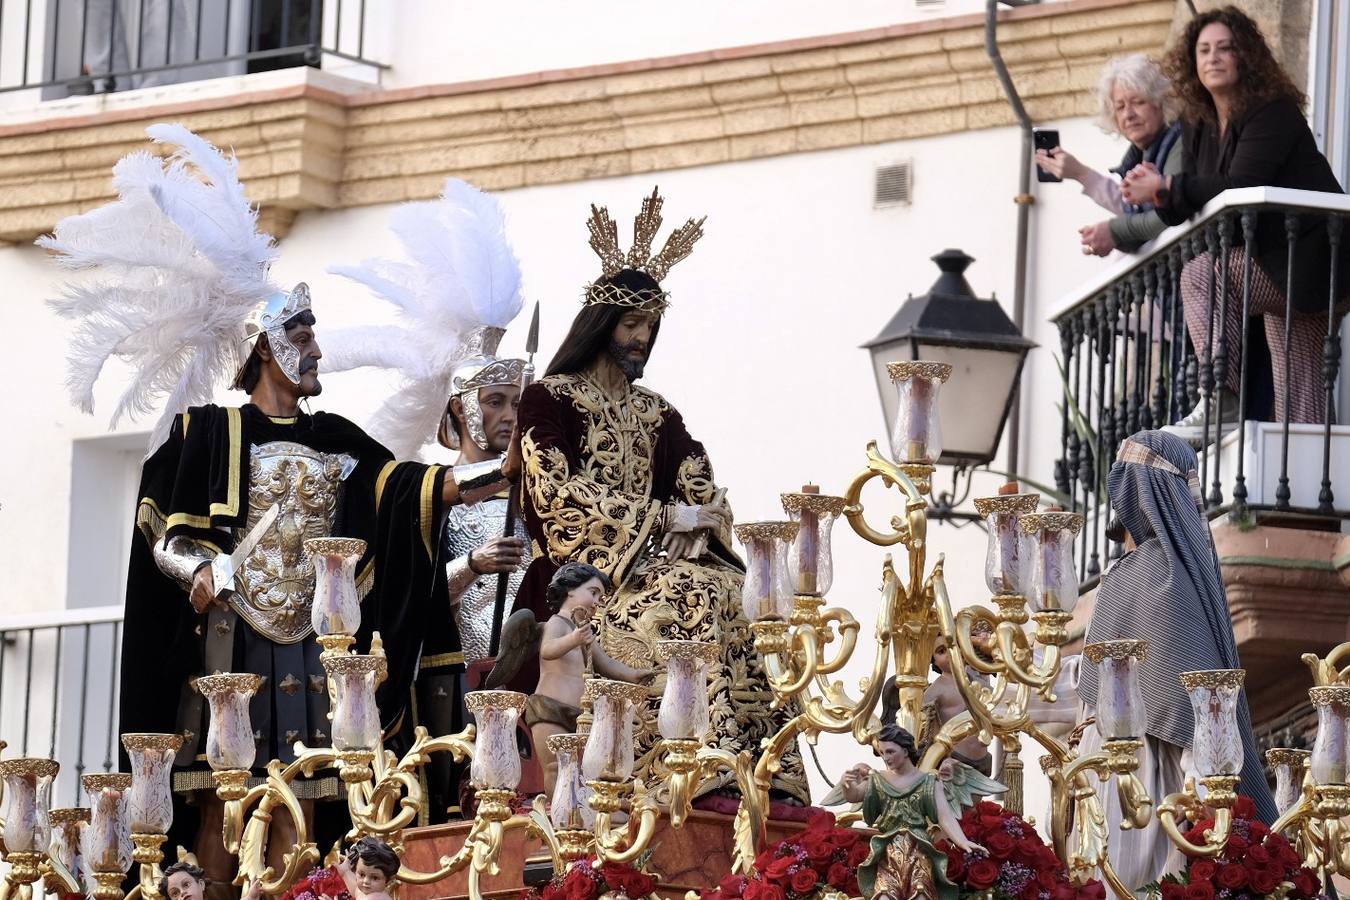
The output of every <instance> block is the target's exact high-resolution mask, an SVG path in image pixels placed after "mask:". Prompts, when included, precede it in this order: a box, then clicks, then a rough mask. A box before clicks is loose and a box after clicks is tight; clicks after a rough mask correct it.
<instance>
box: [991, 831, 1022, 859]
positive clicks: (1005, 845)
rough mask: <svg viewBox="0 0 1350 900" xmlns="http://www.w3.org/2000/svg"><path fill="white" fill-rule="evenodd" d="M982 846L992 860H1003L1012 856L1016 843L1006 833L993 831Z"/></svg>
mask: <svg viewBox="0 0 1350 900" xmlns="http://www.w3.org/2000/svg"><path fill="white" fill-rule="evenodd" d="M984 846H985V848H986V849H988V851H989V855H990V856H992V857H994V859H998V860H1004V859H1007V858H1008V857H1009V856H1011V855H1012V852H1013V848H1014V847H1016V846H1017V842H1016V841H1014V840H1013V836H1012V835H1011V834H1008V832H1006V831H995V832H993V833H992V834H990V835H988V836H987V837H985V839H984Z"/></svg>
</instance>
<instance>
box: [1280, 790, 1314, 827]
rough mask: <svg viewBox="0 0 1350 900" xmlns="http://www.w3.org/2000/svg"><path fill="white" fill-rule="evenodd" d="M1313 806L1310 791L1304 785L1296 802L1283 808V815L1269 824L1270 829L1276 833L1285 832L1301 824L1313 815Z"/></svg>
mask: <svg viewBox="0 0 1350 900" xmlns="http://www.w3.org/2000/svg"><path fill="white" fill-rule="evenodd" d="M1314 806H1315V804H1314V801H1313V796H1312V793H1311V792H1310V791H1309V790H1308V789H1307V788H1306V787H1305V788H1304V789H1303V794H1302V795H1301V796H1300V797H1299V798H1298V802H1297V803H1295V804H1294V805H1293V806H1291V807H1289V808H1288V809H1287V810H1285V812H1284V815H1282V816H1280V817H1279V818H1278V819H1276V820H1275V824H1274V825H1271V826H1270V830H1271V831H1273V832H1275V833H1276V834H1286V832H1288V831H1289V830H1290V829H1293V828H1295V827H1300V826H1302V825H1303V824H1304V823H1305V822H1306V821H1307V820H1308V819H1309V818H1311V816H1312V815H1313V809H1314ZM1286 836H1287V835H1286Z"/></svg>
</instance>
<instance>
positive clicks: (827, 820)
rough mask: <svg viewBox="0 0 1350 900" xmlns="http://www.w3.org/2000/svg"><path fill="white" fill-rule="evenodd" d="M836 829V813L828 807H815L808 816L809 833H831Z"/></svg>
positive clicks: (807, 826) (807, 828)
mask: <svg viewBox="0 0 1350 900" xmlns="http://www.w3.org/2000/svg"><path fill="white" fill-rule="evenodd" d="M833 829H834V813H832V812H830V811H829V810H826V809H813V810H811V812H810V813H808V814H807V816H806V832H807V833H808V834H829V832H830V831H832V830H833Z"/></svg>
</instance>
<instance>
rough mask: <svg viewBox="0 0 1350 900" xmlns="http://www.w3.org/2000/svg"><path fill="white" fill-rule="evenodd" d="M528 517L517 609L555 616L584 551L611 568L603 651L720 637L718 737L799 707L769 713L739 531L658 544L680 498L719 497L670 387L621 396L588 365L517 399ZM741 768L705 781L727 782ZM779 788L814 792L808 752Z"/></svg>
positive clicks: (652, 726) (618, 653) (623, 657)
mask: <svg viewBox="0 0 1350 900" xmlns="http://www.w3.org/2000/svg"><path fill="white" fill-rule="evenodd" d="M519 422H520V433H521V451H522V457H523V461H524V474H523V478H524V489H523V490H522V492H521V496H522V499H523V501H524V507H525V522H526V525H527V526H528V528H529V532H530V536H531V538H532V539H533V540H534V542H535V545H536V556H535V559H534V561H533V562H532V563H531V564H530V568H529V571H528V572H527V573H526V577H525V582H524V584H523V585H522V587H521V590H520V593H519V594H518V595H517V598H516V608H517V609H520V608H528V609H533V610H534V612H535V615H536V616H537V617H539V618H540V620H541V621H542V620H543V619H544V618H546V617H547V615H548V613H547V611H546V601H545V589H546V588H547V586H548V582H549V579H551V578H552V576H553V573H554V572H556V571H557V569H558V566H560V565H561V564H563V563H566V562H583V563H589V564H590V565H593V566H595V567H596V568H597V569H600V570H601V571H603V572H605V573H606V574H607V575H609V576H610V578H611V579H613V581H614V584H615V591H614V595H613V596H612V597H611V598H610V599H609V601H608V602H607V603H606V605H605V608H604V610H603V615H602V617H601V622H600V640H601V643H602V645H603V646H604V648H605V650H606V652H608V653H609V654H610V656H612V657H614V658H615V659H617V660H620V661H621V662H624V663H627V664H628V665H630V666H634V667H636V668H648V667H656V668H659V664H658V663H657V662H656V661H655V653H654V650H655V642H656V641H658V640H672V639H684V640H698V641H712V642H716V643H718V644H719V645H721V646H722V648H723V657H722V662H721V665H720V666H715V667H713V670H712V671H710V673H709V689H708V693H709V707H710V710H711V720H712V737H711V738H710V740H711V741H712V742H713V743H714V744H716V745H717V746H721V747H723V748H726V749H728V750H731V751H733V752H735V751H738V750H741V749H743V748H748V749H750V750H751V751H752V752H756V753H757V752H758V748H759V743H760V741H761V739H763V738H765V737H768V736H769V735H771V734H773V733H774V731H776V730H777V729H778V727H779V726H781V725H782V724H783V723H784V722H785V721H786V720H787V719H788V718H789V717H790V715H791V711H790V710H786V709H785V710H778V711H777V712H772V713H771V712H770V710H769V704H770V701H771V700H772V692H771V691H770V689H769V687H768V684H767V680H766V678H765V675H764V670H763V664H762V661H761V659H760V657H759V655H758V654H757V653H755V651H754V645H753V640H752V636H751V633H750V628H749V623H748V622H747V621H746V619H745V616H744V614H743V613H742V612H741V598H740V595H741V586H742V582H743V571H744V568H743V566H742V564H741V562H740V560H739V559H737V557H736V556H735V554H734V553H733V552H732V551H731V549H730V546H731V535H730V533H729V531H726V532H723V533H721V534H717V535H712V536H710V540H709V541H708V549H707V551H706V552H705V553H704V554H703V555H702V556H701V557H700V558H699V559H697V560H692V561H690V560H679V561H675V562H671V561H669V560H667V559H666V558H665V557H664V556H660V555H659V550H660V545H661V538H662V536H663V535H664V533H665V528H666V522H667V519H668V517H669V516H670V513H671V510H672V509H673V506H674V504H675V503H677V502H681V503H687V504H700V503H708V502H710V501H711V500H712V498H713V494H714V493H715V492H716V485H715V484H714V482H713V475H712V466H711V464H710V463H709V461H708V456H707V454H706V453H705V452H704V450H703V445H702V444H700V443H699V442H698V441H696V440H694V439H693V438H692V437H691V436H690V435H689V432H688V431H687V430H686V429H685V427H684V420H683V418H682V417H681V416H680V414H679V412H678V411H676V410H675V408H674V407H672V406H671V405H670V404H669V403H667V402H666V401H665V400H664V399H662V397H661V396H660V395H659V394H656V393H655V392H653V391H650V390H647V389H646V388H643V387H639V386H637V385H628V386H626V389H625V391H624V394H623V396H621V397H617V398H613V397H610V396H608V395H607V394H605V393H604V392H603V391H602V390H601V388H600V387H599V386H598V385H597V384H596V383H595V382H594V381H592V380H591V379H590V378H589V377H587V376H586V375H585V374H584V373H581V374H575V375H553V376H548V377H545V378H543V379H541V380H540V381H538V382H536V383H535V384H533V385H531V386H530V387H528V388H527V389H526V390H525V392H524V393H523V394H522V395H521V399H520V412H519ZM536 678H537V669H535V668H534V666H527V667H526V670H523V671H522V672H521V673H520V675H519V676H518V678H517V681H516V685H517V686H518V687H519V688H520V689H523V690H525V691H526V692H528V691H530V690H532V689H533V687H534V683H535V679H536ZM663 686H664V676H663V675H658V676H657V680H656V682H655V683H654V684H653V686H652V702H651V704H650V709H649V710H648V715H647V717H646V718H647V721H646V722H645V723H644V725H643V727H642V728H640V729H639V737H638V747H637V753H638V759H639V761H638V772H639V777H642V778H644V780H648V781H649V783H650V781H652V780H655V779H652V778H651V777H650V776H649V775H648V774H647V772H648V770H649V769H650V767H651V765H652V763H653V761H654V760H653V757H654V753H653V746H654V742H655V739H656V737H657V735H656V714H655V709H656V702H657V701H658V700H659V698H660V694H661V690H662V688H663ZM730 781H731V778H730V776H729V775H728V776H724V780H723V781H722V782H719V783H714V784H712V785H709V786H708V787H707V790H712V789H715V788H717V787H721V786H724V785H725V784H727V783H730ZM774 787H775V788H777V789H779V790H782V791H785V792H787V793H789V794H791V795H793V796H795V797H797V798H799V799H801V800H803V801H806V800H807V799H808V793H807V784H806V776H805V773H804V771H803V769H802V761H801V757H800V755H799V754H798V752H797V751H796V749H795V748H794V749H793V750H792V751H791V752H790V753H789V754H788V755H787V756H786V757H785V758H784V765H783V770H782V772H781V773H780V774H779V775H778V776H776V777H775V779H774Z"/></svg>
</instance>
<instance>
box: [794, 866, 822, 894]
mask: <svg viewBox="0 0 1350 900" xmlns="http://www.w3.org/2000/svg"><path fill="white" fill-rule="evenodd" d="M791 883H792V889H793V890H794V891H796V892H797V893H799V894H810V893H812V892H813V891H815V889H816V870H815V869H811V868H808V867H806V866H803V867H802V868H800V869H798V870H797V871H795V872H793V873H792V881H791Z"/></svg>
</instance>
